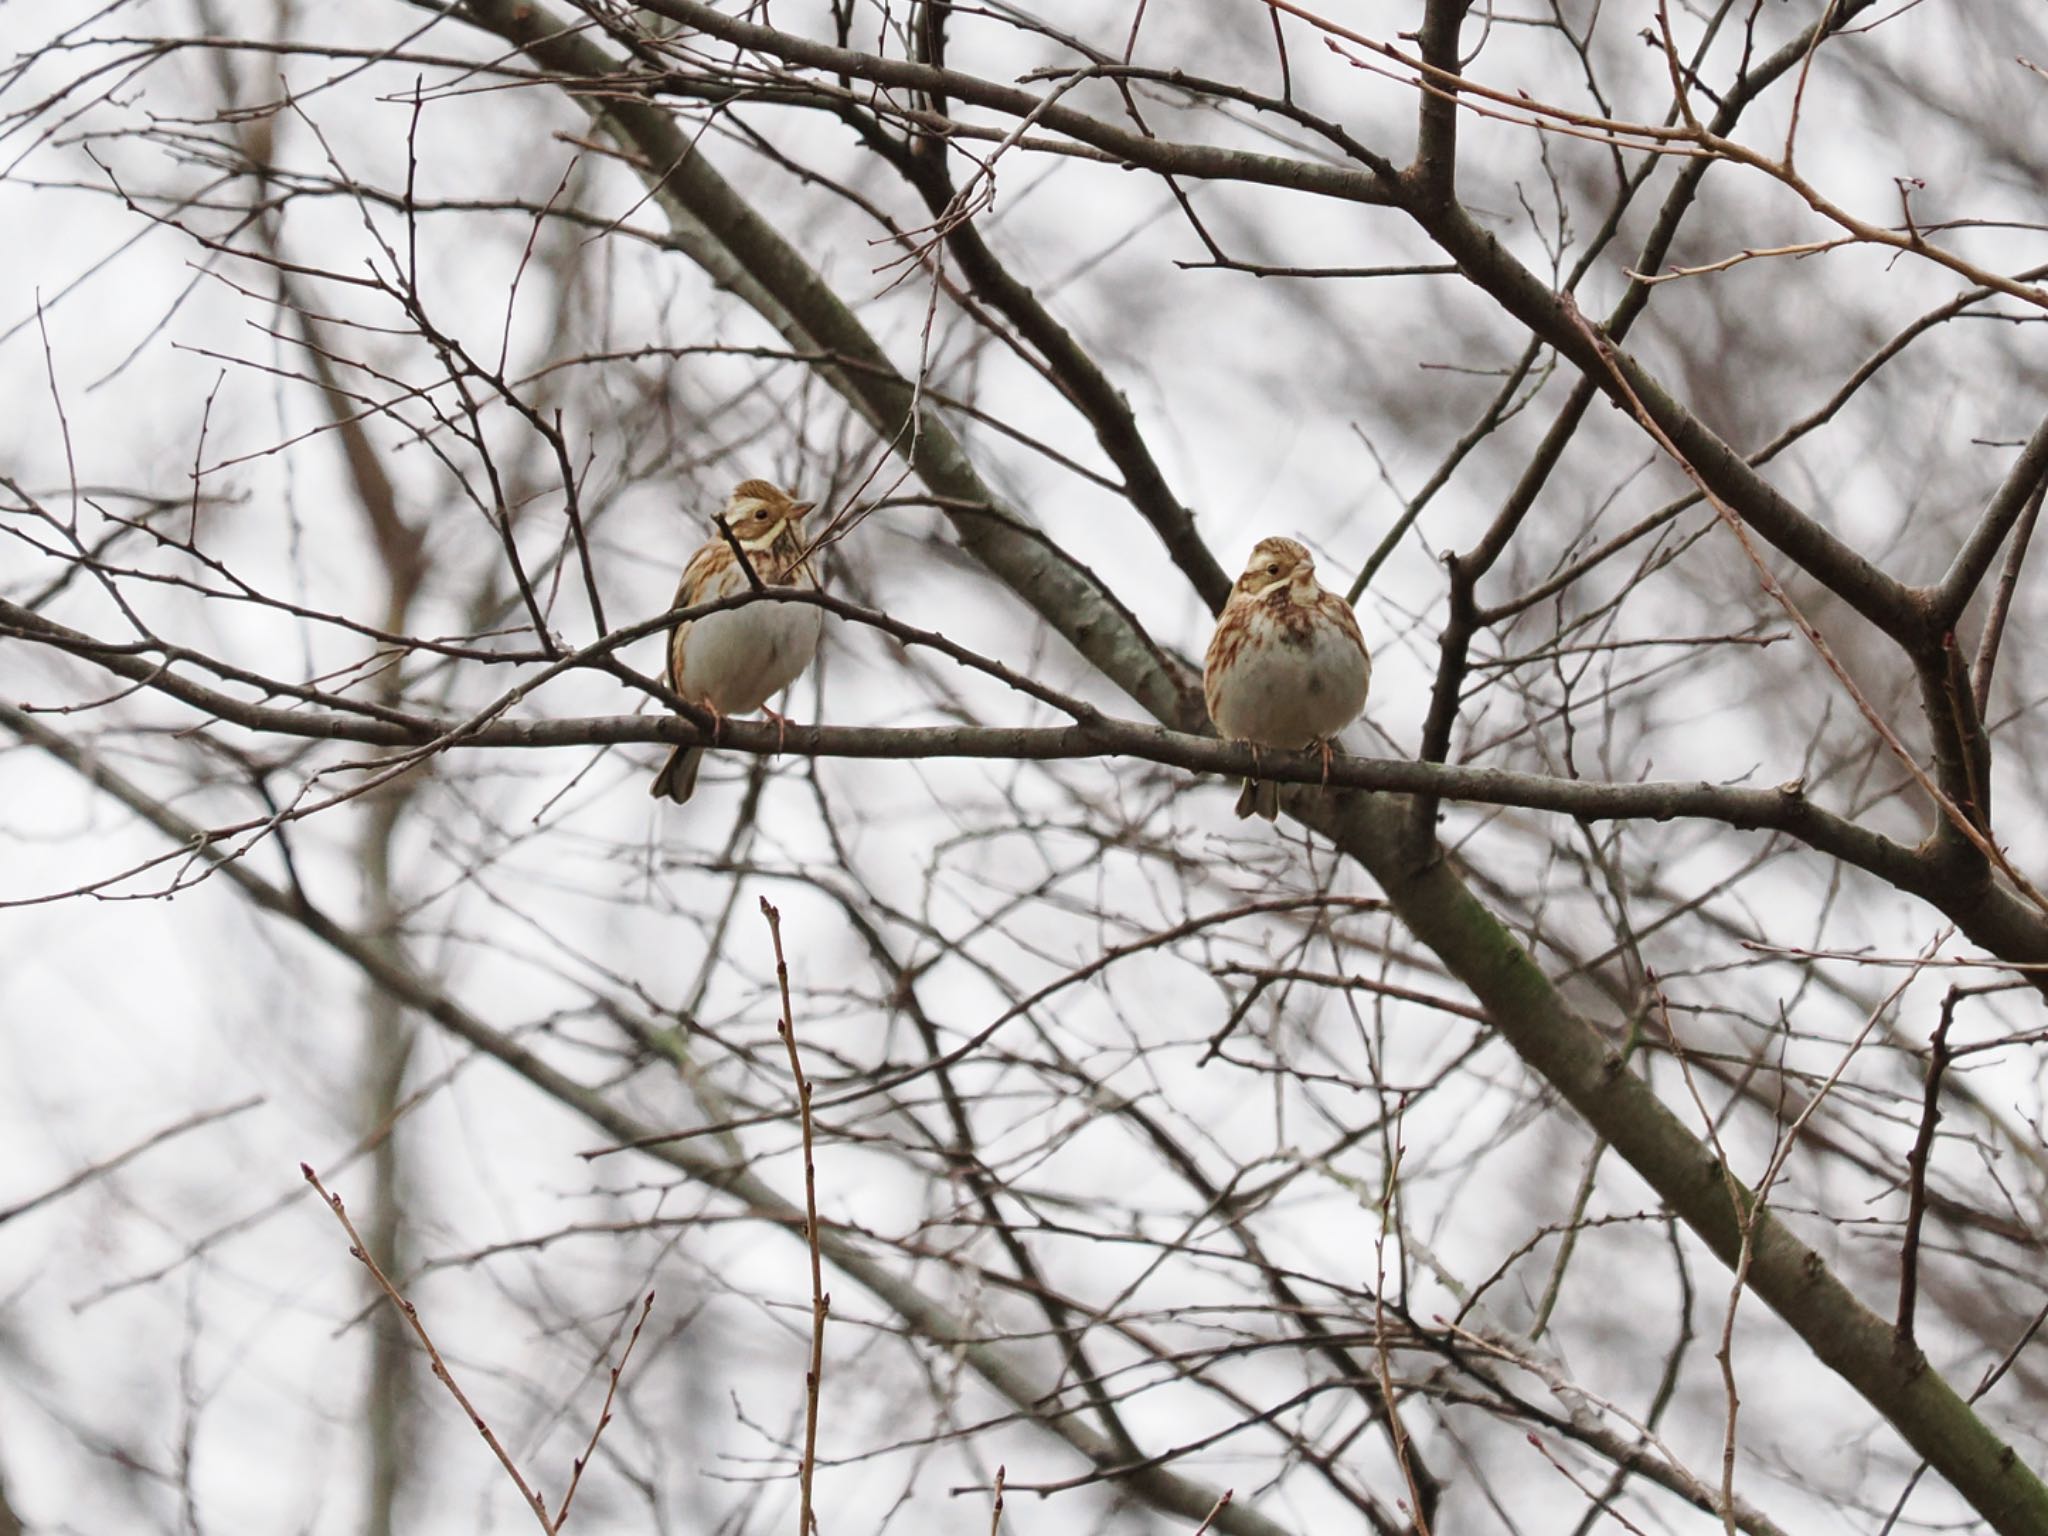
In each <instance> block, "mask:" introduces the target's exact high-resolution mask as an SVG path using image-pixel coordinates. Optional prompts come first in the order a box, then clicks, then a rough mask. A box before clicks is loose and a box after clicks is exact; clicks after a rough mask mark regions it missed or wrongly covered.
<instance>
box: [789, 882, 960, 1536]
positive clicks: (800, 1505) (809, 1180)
mask: <svg viewBox="0 0 2048 1536" xmlns="http://www.w3.org/2000/svg"><path fill="white" fill-rule="evenodd" d="M761 915H762V916H763V917H765V918H767V919H768V936H769V937H770V938H771V939H772V940H774V943H775V985H776V986H777V988H779V989H780V991H781V993H782V1018H781V1019H780V1020H779V1021H778V1022H777V1024H776V1026H775V1032H776V1033H777V1034H779V1035H780V1036H782V1044H783V1046H784V1047H785V1048H786V1049H787V1050H788V1052H789V1072H790V1076H791V1077H793V1078H795V1079H796V1112H797V1123H798V1124H799V1125H800V1126H801V1127H802V1131H803V1145H804V1243H805V1245H806V1246H807V1247H808V1248H809V1249H810V1250H811V1363H810V1369H808V1370H807V1371H805V1372H804V1454H803V1460H802V1461H800V1462H799V1463H798V1464H797V1474H796V1475H797V1526H796V1529H797V1536H812V1533H813V1532H814V1531H815V1530H816V1528H817V1522H816V1520H815V1518H814V1517H813V1516H812V1514H811V1477H812V1474H813V1473H815V1472H816V1471H817V1467H818V1389H819V1386H820V1385H821V1384H822V1383H823V1381H824V1377H825V1315H826V1314H827V1313H828V1312H830V1311H831V1310H832V1298H831V1297H830V1296H829V1295H827V1294H826V1291H825V1256H824V1253H823V1252H822V1251H821V1250H820V1248H819V1246H818V1165H817V1164H816V1162H814V1161H813V1160H812V1156H811V1084H810V1080H809V1079H808V1078H806V1077H805V1076H804V1064H803V1061H802V1059H801V1058H800V1057H799V1056H798V1055H797V1051H796V1023H795V1020H794V1018H793V1017H792V1015H791V1013H790V1007H789V962H788V961H787V960H785V959H784V958H783V955H782V914H781V913H780V912H778V911H777V910H776V909H775V907H774V906H773V904H771V903H770V902H769V900H768V898H767V897H766V896H763V897H762V898H761ZM998 1507H999V1508H1000V1496H999V1497H998Z"/></svg>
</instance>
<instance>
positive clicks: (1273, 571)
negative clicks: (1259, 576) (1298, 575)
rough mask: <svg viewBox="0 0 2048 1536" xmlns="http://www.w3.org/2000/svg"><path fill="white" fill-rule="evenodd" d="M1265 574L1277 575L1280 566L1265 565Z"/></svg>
mask: <svg viewBox="0 0 2048 1536" xmlns="http://www.w3.org/2000/svg"><path fill="white" fill-rule="evenodd" d="M1266 574H1267V575H1268V576H1278V575H1279V574H1280V567H1279V566H1278V565H1269V566H1267V567H1266Z"/></svg>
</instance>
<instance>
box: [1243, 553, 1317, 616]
mask: <svg viewBox="0 0 2048 1536" xmlns="http://www.w3.org/2000/svg"><path fill="white" fill-rule="evenodd" d="M1315 580H1316V562H1315V557H1314V556H1313V555H1311V554H1310V553H1309V552H1308V551H1307V550H1306V549H1303V548H1302V547H1301V546H1300V545H1299V544H1297V543H1295V542H1294V540H1292V539H1261V540H1259V542H1258V545H1257V547H1256V548H1254V549H1253V550H1252V557H1251V560H1250V561H1249V562H1248V563H1247V564H1246V565H1245V568H1244V574H1243V575H1242V576H1240V577H1238V578H1237V587H1236V590H1235V593H1234V595H1235V596H1238V597H1241V598H1245V599H1248V600H1250V601H1252V602H1256V601H1258V600H1259V599H1260V598H1262V597H1265V596H1267V595H1268V594H1270V593H1272V592H1276V591H1278V590H1279V589H1280V588H1282V587H1285V586H1288V585H1290V584H1297V583H1298V584H1299V585H1301V586H1304V587H1310V588H1312V587H1314V585H1315Z"/></svg>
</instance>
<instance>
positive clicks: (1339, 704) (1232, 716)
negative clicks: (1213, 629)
mask: <svg viewBox="0 0 2048 1536" xmlns="http://www.w3.org/2000/svg"><path fill="white" fill-rule="evenodd" d="M1276 617H1277V616H1276V615H1273V614H1270V613H1267V612H1258V613H1256V614H1255V615H1254V616H1253V622H1254V624H1255V625H1257V626H1258V627H1260V628H1262V629H1265V630H1266V633H1265V634H1263V635H1261V636H1259V637H1258V639H1257V642H1256V643H1252V644H1246V645H1243V646H1240V647H1239V648H1238V649H1237V650H1236V652H1235V654H1234V655H1232V656H1231V657H1230V658H1229V660H1228V662H1227V663H1226V666H1227V669H1228V679H1227V682H1226V683H1225V685H1224V686H1222V687H1219V688H1218V689H1217V690H1216V695H1215V700H1214V703H1215V710H1214V714H1215V720H1216V729H1217V730H1218V731H1220V732H1221V733H1222V734H1223V736H1224V737H1225V738H1227V739H1229V740H1232V741H1254V742H1257V743H1258V744H1259V745H1260V746H1262V747H1275V748H1282V749H1290V750H1291V749H1294V748H1299V747H1306V746H1308V745H1310V744H1311V743H1313V742H1317V741H1322V740H1325V739H1326V738H1328V737H1331V736H1334V735H1336V734H1337V733H1338V732H1339V731H1341V730H1343V729H1344V727H1345V726H1347V725H1349V724H1350V723H1351V722H1352V721H1353V720H1356V719H1357V718H1358V716H1359V712H1360V711H1361V710H1363V709H1364V708H1365V694H1366V687H1367V684H1368V682H1369V681H1370V678H1371V672H1372V667H1371V663H1370V661H1369V659H1368V658H1367V657H1366V655H1365V653H1364V651H1363V650H1361V649H1360V647H1359V645H1358V643H1357V642H1356V641H1354V640H1353V639H1352V638H1351V636H1350V635H1349V634H1347V633H1346V632H1345V630H1344V629H1342V628H1341V627H1339V626H1338V625H1336V624H1330V623H1311V622H1275V619H1276ZM1286 617H1287V619H1289V620H1294V619H1296V618H1297V616H1296V615H1293V614H1289V615H1287V616H1286Z"/></svg>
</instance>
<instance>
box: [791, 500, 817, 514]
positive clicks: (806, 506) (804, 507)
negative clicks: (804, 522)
mask: <svg viewBox="0 0 2048 1536" xmlns="http://www.w3.org/2000/svg"><path fill="white" fill-rule="evenodd" d="M816 505H817V503H816V502H815V501H800V502H798V503H797V504H796V505H795V506H793V507H791V508H790V509H789V515H790V516H791V517H802V516H803V515H804V514H805V513H807V512H809V511H810V510H811V508H813V507H815V506H816Z"/></svg>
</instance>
